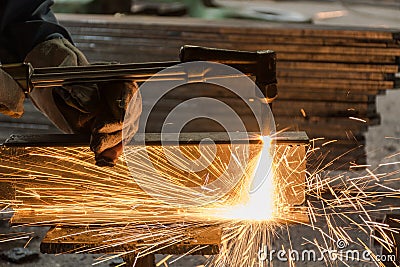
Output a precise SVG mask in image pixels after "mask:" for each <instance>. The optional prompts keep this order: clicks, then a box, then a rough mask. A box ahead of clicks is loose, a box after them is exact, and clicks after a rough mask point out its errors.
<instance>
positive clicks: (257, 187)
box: [217, 136, 276, 222]
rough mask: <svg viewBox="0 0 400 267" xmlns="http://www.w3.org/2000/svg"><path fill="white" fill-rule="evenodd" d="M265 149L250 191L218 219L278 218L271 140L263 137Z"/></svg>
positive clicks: (221, 212) (225, 208) (253, 175)
mask: <svg viewBox="0 0 400 267" xmlns="http://www.w3.org/2000/svg"><path fill="white" fill-rule="evenodd" d="M261 138H262V140H263V148H262V150H261V152H260V154H259V156H258V159H257V161H256V167H255V168H254V172H253V174H252V175H249V177H250V178H251V179H250V181H249V187H248V190H246V192H245V193H246V194H244V195H243V197H242V198H241V201H240V203H239V204H237V205H234V206H229V207H224V208H223V209H222V210H220V211H219V212H218V214H217V216H218V217H220V218H224V219H229V220H249V221H263V222H265V221H271V220H273V219H274V218H276V212H275V206H276V203H275V202H276V192H275V184H274V182H275V181H274V173H275V172H274V170H273V169H272V170H270V168H273V167H270V166H272V164H271V163H272V160H273V155H272V154H271V138H270V137H268V136H263V137H261Z"/></svg>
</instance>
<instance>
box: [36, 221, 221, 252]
mask: <svg viewBox="0 0 400 267" xmlns="http://www.w3.org/2000/svg"><path fill="white" fill-rule="evenodd" d="M103 231H104V228H95V227H90V228H79V227H62V226H61V227H59V226H58V227H52V228H51V229H50V230H49V231H48V233H47V235H46V236H45V238H44V239H43V240H42V243H41V246H40V250H41V252H42V253H53V254H56V253H66V252H71V251H82V250H86V249H89V250H90V251H91V252H92V253H119V252H127V251H135V250H136V249H137V248H139V247H143V246H147V247H148V246H149V244H154V243H157V238H156V237H151V235H150V237H149V238H148V240H147V242H146V244H144V243H143V241H141V242H135V241H133V242H130V243H126V244H123V245H115V240H116V239H118V238H121V237H122V238H123V236H121V235H123V234H120V233H118V231H116V232H115V233H113V234H111V235H110V234H109V235H105V234H102V232H103ZM144 231H146V229H145V230H144ZM221 235H222V229H221V228H218V227H201V228H192V229H190V232H187V234H186V236H185V237H184V238H183V239H184V240H185V241H182V242H179V243H176V244H173V245H170V246H166V247H164V246H165V245H163V246H159V247H157V246H155V247H154V250H156V251H157V253H161V254H186V253H188V252H189V254H192V255H212V254H217V253H218V252H219V244H220V243H221ZM113 240H114V241H113ZM113 242H114V243H113Z"/></svg>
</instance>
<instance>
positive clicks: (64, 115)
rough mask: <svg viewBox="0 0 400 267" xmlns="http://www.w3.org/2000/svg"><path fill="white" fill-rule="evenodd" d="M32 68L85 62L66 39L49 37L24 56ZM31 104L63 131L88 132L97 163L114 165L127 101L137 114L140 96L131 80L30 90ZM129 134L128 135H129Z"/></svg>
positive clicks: (77, 64) (120, 150) (135, 117)
mask: <svg viewBox="0 0 400 267" xmlns="http://www.w3.org/2000/svg"><path fill="white" fill-rule="evenodd" d="M26 62H29V63H31V64H32V65H33V67H56V66H84V65H88V64H89V63H88V61H87V60H86V58H85V56H84V55H83V53H82V52H81V51H79V50H78V49H77V48H76V47H75V46H73V45H72V44H71V43H70V42H69V41H68V40H66V39H52V40H49V41H46V42H43V43H41V44H39V45H37V46H36V47H35V48H34V49H33V50H32V51H31V52H30V53H29V54H28V55H27V57H26ZM30 97H31V99H32V101H33V102H34V104H35V105H36V106H37V107H38V108H39V109H40V110H41V111H42V112H43V113H44V114H46V115H47V117H48V118H49V119H50V120H51V121H52V122H53V123H54V124H55V125H56V126H57V127H58V128H60V129H61V130H63V131H64V132H66V133H87V134H90V136H91V138H90V148H91V150H92V151H93V152H94V154H95V159H96V164H97V165H99V166H114V165H115V163H116V161H117V159H118V157H119V156H120V155H121V153H122V143H121V142H122V127H123V121H124V116H125V112H126V109H127V108H128V104H129V103H130V101H131V100H132V101H134V102H133V104H134V105H135V106H137V109H135V111H136V114H135V116H134V119H135V123H134V124H135V126H136V128H135V127H134V131H132V132H130V134H131V135H133V134H135V132H136V131H137V124H138V123H137V121H138V120H139V116H140V113H141V105H142V104H141V98H140V94H139V92H138V88H137V85H136V83H135V82H133V81H131V82H125V81H114V82H101V83H97V84H79V85H68V86H63V87H56V88H52V89H48V88H46V89H40V88H38V89H34V90H33V91H32V93H31V94H30ZM130 137H132V136H130Z"/></svg>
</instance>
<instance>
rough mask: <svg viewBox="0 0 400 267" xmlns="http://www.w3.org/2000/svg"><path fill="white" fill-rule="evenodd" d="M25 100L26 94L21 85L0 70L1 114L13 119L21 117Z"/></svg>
mask: <svg viewBox="0 0 400 267" xmlns="http://www.w3.org/2000/svg"><path fill="white" fill-rule="evenodd" d="M0 65H1V64H0ZM24 99H25V94H24V92H23V90H22V88H21V87H20V86H19V84H18V83H17V82H16V81H15V80H14V79H13V78H12V77H11V76H10V75H9V74H8V73H7V72H5V71H3V70H2V69H1V68H0V113H3V114H5V115H8V116H10V117H13V118H19V117H21V116H22V114H23V113H24Z"/></svg>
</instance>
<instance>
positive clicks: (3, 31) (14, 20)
mask: <svg viewBox="0 0 400 267" xmlns="http://www.w3.org/2000/svg"><path fill="white" fill-rule="evenodd" d="M53 4H54V2H53V1H52V0H0V61H1V62H2V63H12V61H14V62H16V61H17V62H22V61H23V60H24V58H25V57H26V55H27V54H28V53H29V51H31V50H32V48H33V47H35V46H36V45H37V44H39V43H41V42H43V41H46V40H49V39H52V38H55V37H59V38H61V37H64V38H66V39H68V40H69V41H70V42H72V40H71V36H70V34H69V33H68V31H67V30H66V29H65V28H64V27H62V26H61V25H59V24H58V22H57V19H56V18H55V16H54V14H53V12H52V11H51V9H50V7H51V6H52V5H53ZM10 55H12V59H11V56H10Z"/></svg>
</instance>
